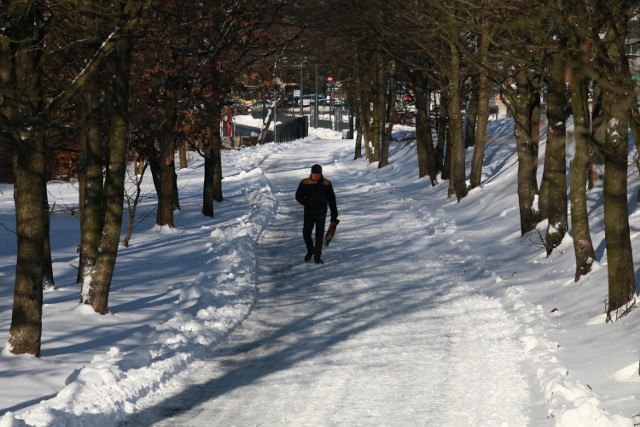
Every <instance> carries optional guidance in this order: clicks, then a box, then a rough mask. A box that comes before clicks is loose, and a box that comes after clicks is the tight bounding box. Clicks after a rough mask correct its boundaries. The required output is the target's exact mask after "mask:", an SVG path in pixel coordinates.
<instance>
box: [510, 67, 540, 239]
mask: <svg viewBox="0 0 640 427" xmlns="http://www.w3.org/2000/svg"><path fill="white" fill-rule="evenodd" d="M516 85H517V87H516V89H515V93H514V92H513V91H512V92H510V93H509V94H508V99H509V103H508V105H509V107H510V108H511V110H512V112H513V116H514V119H515V122H514V130H513V132H514V135H515V138H516V147H517V152H518V205H519V208H520V233H521V234H522V235H524V234H526V233H528V232H529V231H531V230H533V229H534V228H535V226H536V225H537V223H538V218H539V217H538V212H537V210H536V209H535V206H534V200H535V197H536V195H537V193H538V181H537V177H536V168H537V163H538V158H537V156H536V153H537V152H538V150H537V148H536V146H537V145H538V140H537V139H534V133H535V119H534V118H533V117H534V116H535V105H536V103H538V101H537V99H536V97H537V93H536V91H535V90H534V88H533V85H532V84H531V81H530V80H529V78H528V76H527V73H526V71H524V70H520V71H518V72H517V73H516Z"/></svg>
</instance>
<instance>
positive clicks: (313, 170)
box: [311, 165, 322, 175]
mask: <svg viewBox="0 0 640 427" xmlns="http://www.w3.org/2000/svg"><path fill="white" fill-rule="evenodd" d="M311 173H319V174H320V175H322V166H320V165H313V166H311Z"/></svg>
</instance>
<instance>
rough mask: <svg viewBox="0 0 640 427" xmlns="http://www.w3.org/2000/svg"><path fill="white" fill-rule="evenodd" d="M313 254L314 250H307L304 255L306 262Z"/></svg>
mask: <svg viewBox="0 0 640 427" xmlns="http://www.w3.org/2000/svg"><path fill="white" fill-rule="evenodd" d="M312 256H313V252H307V254H306V255H305V256H304V262H307V261H309V260H310V259H311V257H312Z"/></svg>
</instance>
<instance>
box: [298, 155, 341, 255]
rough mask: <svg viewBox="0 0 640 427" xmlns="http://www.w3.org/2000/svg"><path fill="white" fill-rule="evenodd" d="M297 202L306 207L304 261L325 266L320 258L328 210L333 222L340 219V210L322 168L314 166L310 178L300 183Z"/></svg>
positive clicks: (303, 234)
mask: <svg viewBox="0 0 640 427" xmlns="http://www.w3.org/2000/svg"><path fill="white" fill-rule="evenodd" d="M296 200H297V201H298V203H300V204H301V205H302V206H304V224H303V226H302V238H303V239H304V243H305V245H307V254H306V255H305V256H304V260H305V261H309V260H310V259H311V258H313V259H314V261H315V262H316V264H323V261H322V259H321V258H320V256H321V255H322V241H323V239H324V224H325V221H326V219H327V210H331V221H332V222H333V221H336V220H337V219H338V208H337V205H336V195H335V193H334V191H333V185H331V181H329V180H328V179H327V178H325V177H324V176H323V175H322V166H320V165H318V164H315V165H313V166H312V167H311V175H310V176H309V178H305V179H303V180H302V181H300V185H298V190H297V191H296ZM327 207H328V209H327ZM313 227H315V228H316V233H315V238H316V240H315V244H314V241H313V239H312V238H311V232H312V231H313Z"/></svg>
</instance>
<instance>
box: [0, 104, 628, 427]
mask: <svg viewBox="0 0 640 427" xmlns="http://www.w3.org/2000/svg"><path fill="white" fill-rule="evenodd" d="M238 121H239V122H244V123H245V124H252V122H251V120H250V119H249V118H248V117H242V116H241V117H239V118H238ZM396 129H397V130H396V133H395V135H394V137H395V139H394V141H393V142H392V145H391V151H390V165H389V166H387V167H385V168H378V165H377V163H372V164H369V163H368V162H367V161H366V160H364V159H358V160H354V159H353V157H354V141H353V140H343V139H341V135H340V134H338V133H337V132H332V131H326V130H320V129H318V130H314V129H311V133H312V135H311V136H309V137H307V138H305V139H303V140H299V141H295V142H289V143H278V144H274V143H270V144H266V145H261V146H256V147H248V148H243V149H239V150H227V151H224V152H223V172H224V180H223V192H224V197H225V199H224V201H223V202H221V203H217V204H216V206H215V217H214V218H205V217H203V216H202V215H201V200H202V182H203V163H202V160H201V159H200V158H198V157H197V156H195V155H194V156H193V157H192V158H191V161H190V165H189V167H188V168H187V169H182V170H179V171H178V172H177V173H178V185H179V188H180V201H181V210H180V211H178V212H176V217H175V224H176V227H175V228H172V229H171V228H158V227H155V226H154V225H153V222H154V218H155V215H154V210H155V203H156V201H155V197H154V192H153V185H152V182H151V180H150V179H146V180H145V184H144V195H145V197H144V198H143V200H142V206H141V207H140V208H139V213H138V218H140V220H141V221H140V223H139V224H138V225H137V227H136V230H135V231H134V234H133V236H132V239H131V244H130V246H129V247H128V248H125V247H121V248H120V251H119V254H118V261H117V266H116V271H115V275H114V278H113V282H112V286H111V294H110V300H109V307H110V313H109V314H108V315H104V316H101V315H98V314H95V313H94V312H93V311H92V310H91V309H90V308H88V307H87V306H83V305H81V304H80V303H79V300H80V295H79V294H80V286H79V285H78V284H76V276H77V268H76V267H77V261H78V260H77V258H78V255H77V252H76V250H77V244H78V242H79V225H78V217H77V215H76V214H77V209H78V199H77V189H78V185H77V183H76V182H50V183H49V184H48V190H49V201H50V203H51V204H52V205H53V204H55V209H54V210H55V214H54V215H53V216H52V218H51V220H52V223H51V241H52V245H53V259H54V274H55V278H56V285H57V289H56V290H54V291H49V292H47V293H45V305H44V315H43V337H42V354H41V357H40V358H34V357H30V356H16V355H12V354H11V353H10V351H9V349H8V345H5V348H4V351H3V352H2V354H0V378H1V382H2V387H0V427H9V426H88V425H91V426H116V425H121V426H142V425H144V426H148V425H157V426H165V425H166V426H169V425H172V426H175V425H185V426H187V425H189V426H256V425H260V426H374V425H375V426H378V425H380V426H382V425H385V426H390V425H394V426H416V425H424V426H561V427H573V426H593V427H610V426H611V427H613V426H633V425H634V424H635V425H637V424H639V423H640V415H639V413H640V402H639V399H638V393H639V392H640V376H639V374H638V369H639V364H638V360H639V354H638V353H639V350H640V349H639V348H638V339H637V336H636V334H637V331H639V330H640V328H639V326H640V311H638V310H634V311H631V312H630V313H629V314H628V315H627V316H625V317H623V318H621V319H620V320H618V321H617V322H615V323H613V324H612V323H606V322H605V314H604V309H605V305H604V301H605V299H606V296H607V258H606V250H605V245H604V233H603V210H602V182H601V181H598V182H596V187H595V188H594V189H593V190H591V191H589V193H588V203H589V212H590V224H591V227H592V239H593V242H594V246H595V248H596V256H597V260H596V263H595V268H594V271H592V272H591V273H590V274H589V275H587V276H586V277H583V278H582V279H581V280H580V281H579V282H574V280H573V278H574V270H575V266H574V255H573V246H572V240H571V238H570V236H567V237H566V238H565V240H564V241H563V243H562V244H561V245H560V246H559V247H558V248H556V249H555V250H554V252H553V253H552V254H551V255H550V256H549V257H547V256H546V253H545V250H544V247H543V246H542V243H541V238H540V235H542V236H544V233H545V230H546V227H547V223H546V222H545V223H541V224H540V225H539V226H538V231H539V232H540V233H541V234H539V233H538V232H534V233H531V234H528V235H526V236H524V237H521V236H520V226H519V213H518V202H517V194H516V175H517V155H516V150H515V144H514V140H513V136H512V130H513V122H512V121H511V120H510V119H504V120H498V121H493V122H490V129H489V133H490V137H489V140H488V144H487V150H486V158H485V164H484V170H483V181H482V186H481V187H480V188H478V189H474V190H472V191H471V192H470V194H469V195H468V196H467V197H465V198H464V199H462V200H461V201H460V202H456V200H455V198H447V188H448V182H447V181H440V183H439V184H438V185H436V186H431V183H430V181H429V179H428V178H423V179H419V178H418V167H417V159H416V147H415V136H414V133H413V130H412V129H411V128H408V127H398V128H396ZM571 148H572V147H571ZM470 150H471V149H470ZM570 151H571V150H570ZM541 152H542V153H543V152H544V141H543V145H542V149H541ZM542 153H541V154H542ZM634 154H635V152H632V153H631V154H630V158H631V156H633V155H634ZM467 158H469V159H470V158H471V151H469V152H468V155H467ZM314 163H320V164H322V165H323V169H324V175H325V177H326V178H328V179H330V180H331V181H332V183H333V185H334V188H335V191H336V195H337V200H338V209H339V212H340V215H339V217H340V220H341V223H340V226H339V227H338V231H337V233H336V236H335V237H334V240H333V241H332V242H331V245H330V246H329V247H327V248H325V250H324V252H323V259H324V261H325V264H324V265H316V264H314V263H313V261H310V262H308V263H305V262H304V260H303V259H302V258H303V256H304V253H305V252H306V250H305V247H304V243H303V241H302V236H301V228H302V207H301V206H300V205H298V204H297V202H296V201H295V199H294V193H295V190H296V188H297V185H298V183H299V181H300V180H301V179H302V178H305V177H306V176H308V174H309V169H310V167H311V165H312V164H314ZM632 169H633V168H630V169H629V179H630V186H629V189H630V190H629V201H630V224H631V239H632V244H633V248H634V251H635V253H638V251H639V250H640V243H639V239H638V235H639V229H640V216H639V215H638V206H637V200H636V198H635V194H634V189H635V188H637V186H638V177H637V172H635V171H634V170H632ZM541 172H542V167H540V173H541ZM147 178H149V177H147ZM129 191H131V190H129ZM125 220H126V219H125ZM14 229H15V212H14V204H13V187H12V186H11V185H8V184H0V334H1V336H2V337H4V339H5V342H6V340H7V338H8V333H9V326H10V322H11V304H12V299H13V283H14V282H13V280H14V270H15V248H16V236H15V233H14V231H13V230H14ZM123 230H124V228H123Z"/></svg>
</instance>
